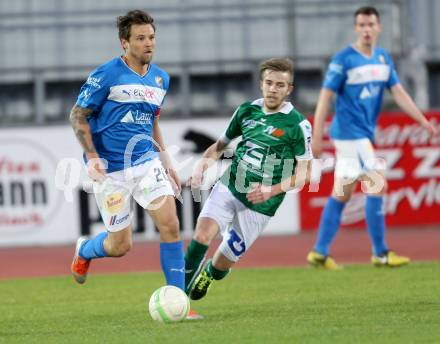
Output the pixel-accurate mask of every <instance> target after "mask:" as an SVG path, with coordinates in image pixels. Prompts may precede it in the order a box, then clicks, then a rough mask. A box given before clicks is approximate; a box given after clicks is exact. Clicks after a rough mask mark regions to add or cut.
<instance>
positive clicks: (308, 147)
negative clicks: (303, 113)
mask: <svg viewBox="0 0 440 344" xmlns="http://www.w3.org/2000/svg"><path fill="white" fill-rule="evenodd" d="M299 127H300V128H301V130H302V132H303V137H304V149H305V151H304V154H303V155H299V156H298V155H297V156H295V159H296V160H298V161H299V160H312V159H313V153H312V125H311V124H310V122H309V121H308V120H306V119H305V120H303V121H302V122H300V123H299Z"/></svg>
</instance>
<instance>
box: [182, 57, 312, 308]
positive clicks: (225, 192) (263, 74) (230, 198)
mask: <svg viewBox="0 0 440 344" xmlns="http://www.w3.org/2000/svg"><path fill="white" fill-rule="evenodd" d="M260 89H261V92H262V95H263V98H261V99H257V100H255V101H252V102H246V103H244V104H242V105H240V106H239V107H238V109H237V110H236V111H235V113H234V115H233V117H232V119H231V121H230V123H229V126H228V127H227V129H226V131H225V132H224V134H223V135H222V136H221V137H220V139H218V140H217V141H216V142H215V143H214V144H213V145H212V146H210V147H209V148H208V149H207V150H206V151H205V152H204V154H203V158H202V159H201V160H200V161H199V163H198V164H197V165H196V167H195V169H194V172H193V174H192V176H191V179H190V181H189V182H190V184H191V188H192V190H193V191H194V190H195V189H197V188H200V186H201V183H202V179H203V174H204V172H205V170H206V169H207V168H208V167H209V166H210V165H211V164H212V163H213V162H215V161H216V160H218V159H219V158H220V156H221V155H222V152H223V150H224V149H225V148H226V147H227V145H228V144H229V142H230V141H231V140H233V139H234V138H236V137H239V136H241V141H240V142H239V143H238V146H237V149H236V152H235V155H234V158H233V160H232V164H231V166H230V167H229V168H228V169H227V171H226V172H225V173H224V174H223V176H222V177H221V178H220V181H218V182H217V184H216V185H215V186H214V188H213V190H212V192H211V194H210V195H209V197H208V199H207V201H206V203H205V204H204V206H203V209H202V211H201V213H200V216H199V218H198V221H197V225H196V230H195V233H194V237H193V239H192V241H191V242H190V244H189V246H188V248H187V251H186V255H185V264H186V273H185V290H186V292H187V293H188V294H189V296H190V298H191V299H193V300H198V299H200V298H202V297H203V296H205V295H206V293H207V291H208V288H209V287H210V285H211V284H212V281H213V280H221V279H223V278H224V277H225V276H226V275H227V274H228V272H229V270H230V268H231V267H232V266H233V265H234V264H235V263H236V262H237V261H238V260H239V259H240V257H242V256H243V254H244V253H245V252H246V251H247V250H249V248H250V247H251V245H252V244H253V243H254V241H255V240H256V239H257V238H258V236H259V235H260V234H261V233H262V232H263V230H264V228H265V227H266V225H267V223H268V222H269V220H270V218H271V217H272V216H273V215H274V214H275V212H276V210H277V209H278V207H279V206H280V204H281V202H282V201H283V199H284V196H285V192H286V191H288V190H291V189H293V188H294V187H298V186H303V185H304V183H305V182H306V180H307V179H308V176H309V170H310V165H311V164H310V163H311V160H312V158H313V157H312V151H311V129H312V128H311V125H310V123H309V122H308V121H307V120H306V119H305V118H304V116H303V115H302V114H300V113H299V112H298V111H297V110H296V109H295V108H294V107H293V105H292V104H291V103H290V102H287V101H286V98H287V97H288V96H289V94H290V93H291V92H292V90H293V62H292V61H291V60H289V59H284V58H273V59H269V60H267V61H264V62H263V63H262V64H261V65H260ZM219 231H220V232H221V233H222V235H223V241H222V242H221V244H220V245H219V247H218V248H217V251H216V252H215V254H214V256H213V258H212V259H211V260H209V261H208V262H207V264H206V265H205V266H204V268H203V270H202V271H201V273H199V271H200V270H201V268H202V261H203V260H204V258H205V254H206V251H207V250H208V246H209V244H210V243H211V241H212V240H213V239H214V237H215V236H216V235H217V233H218V232H219Z"/></svg>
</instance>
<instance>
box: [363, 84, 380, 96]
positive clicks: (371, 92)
mask: <svg viewBox="0 0 440 344" xmlns="http://www.w3.org/2000/svg"><path fill="white" fill-rule="evenodd" d="M379 93H380V87H379V86H373V87H371V88H369V87H368V86H365V87H364V88H363V89H362V91H361V94H360V98H361V99H367V98H372V97H377V96H378V95H379Z"/></svg>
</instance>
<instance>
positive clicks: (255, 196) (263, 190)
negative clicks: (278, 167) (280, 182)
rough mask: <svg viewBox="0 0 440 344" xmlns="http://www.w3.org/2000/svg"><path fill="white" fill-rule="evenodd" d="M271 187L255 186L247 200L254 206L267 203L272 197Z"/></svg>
mask: <svg viewBox="0 0 440 344" xmlns="http://www.w3.org/2000/svg"><path fill="white" fill-rule="evenodd" d="M271 190H272V189H271V187H270V186H268V185H262V184H254V185H252V188H251V191H249V192H248V194H247V195H246V198H247V200H248V201H249V202H251V203H252V204H259V203H263V202H265V201H267V200H268V199H269V198H271V197H272V192H271Z"/></svg>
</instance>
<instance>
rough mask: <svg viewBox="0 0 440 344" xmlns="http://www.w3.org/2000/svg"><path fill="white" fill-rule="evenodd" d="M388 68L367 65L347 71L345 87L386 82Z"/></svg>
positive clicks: (388, 75)
mask: <svg viewBox="0 0 440 344" xmlns="http://www.w3.org/2000/svg"><path fill="white" fill-rule="evenodd" d="M390 72H391V71H390V66H388V65H379V64H368V65H364V66H360V67H356V68H352V69H349V70H348V71H347V82H346V83H347V85H356V84H364V83H367V82H372V81H388V80H389V78H390Z"/></svg>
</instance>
